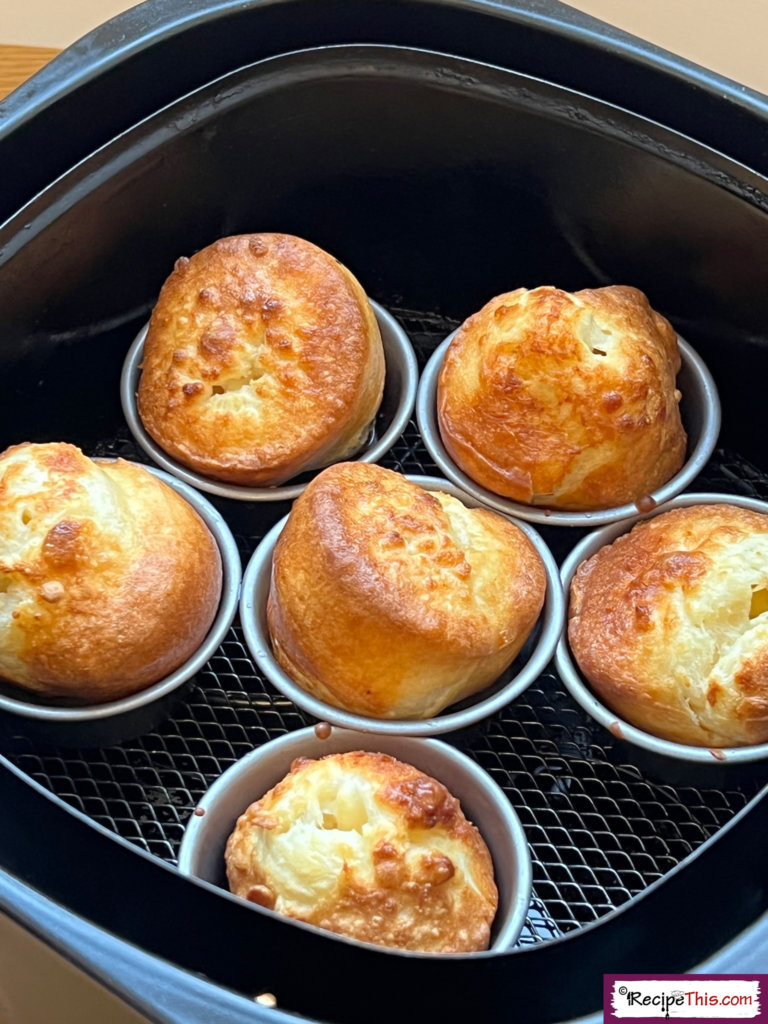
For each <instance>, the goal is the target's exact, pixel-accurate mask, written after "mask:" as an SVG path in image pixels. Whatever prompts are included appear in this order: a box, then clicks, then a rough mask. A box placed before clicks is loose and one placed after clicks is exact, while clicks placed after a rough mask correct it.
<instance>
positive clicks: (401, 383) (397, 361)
mask: <svg viewBox="0 0 768 1024" xmlns="http://www.w3.org/2000/svg"><path fill="white" fill-rule="evenodd" d="M369 301H370V302H371V306H372V308H373V311H374V313H375V314H376V320H377V322H378V325H379V330H380V331H381V341H382V345H383V347H384V362H385V365H386V376H385V379H384V396H383V398H382V401H381V407H380V409H379V412H378V414H377V417H376V423H377V429H376V432H375V434H374V436H373V437H372V438H371V440H370V441H369V442H368V443H367V445H366V447H365V448H363V449H362V451H360V452H359V453H358V454H357V455H356V456H355V459H356V460H357V461H359V462H377V461H378V460H379V459H380V458H381V457H382V455H384V454H385V453H386V452H388V451H389V449H390V448H391V447H392V445H393V444H394V443H395V441H396V440H397V439H398V437H400V435H401V434H402V432H403V431H404V430H405V428H406V427H407V425H408V420H409V419H410V418H411V414H412V412H413V406H414V403H415V401H416V388H417V386H418V380H419V369H418V364H417V362H416V356H415V354H414V351H413V347H412V346H411V343H410V341H409V340H408V336H407V334H406V333H405V331H404V330H403V329H402V327H401V326H400V324H399V323H398V322H397V320H395V318H394V317H393V316H392V315H391V314H390V313H388V312H387V311H386V310H385V309H384V308H383V307H382V306H380V305H379V304H378V303H376V302H373V301H371V300H369ZM148 326H149V325H148V324H145V326H144V327H142V329H141V330H140V331H139V333H138V335H137V336H136V339H135V340H134V342H133V344H132V345H131V347H130V348H129V349H128V354H127V356H126V357H125V362H124V363H123V370H122V375H121V377H120V401H121V403H122V406H123V415H124V416H125V419H126V421H127V423H128V427H129V429H130V431H131V433H132V434H133V436H134V437H135V438H136V440H137V442H138V443H139V444H140V445H141V447H142V448H143V449H144V451H145V452H146V453H147V455H149V457H150V458H151V459H152V460H153V461H154V462H156V463H157V465H158V466H160V467H162V469H165V470H166V471H167V472H168V473H171V474H172V475H173V476H175V477H178V479H179V480H183V481H185V482H186V483H188V484H192V486H193V487H196V488H197V489H198V490H201V491H207V492H208V493H209V494H216V495H218V496H219V497H220V498H234V499H236V500H238V501H292V500H293V499H294V498H297V497H298V496H299V495H300V494H301V492H302V491H303V490H304V488H305V487H306V486H307V483H308V481H309V480H310V479H311V478H312V476H315V475H316V474H317V473H319V472H320V470H319V469H316V470H311V471H310V472H308V473H307V474H300V476H299V477H298V478H297V479H299V480H301V481H302V482H299V483H287V484H282V485H280V486H279V487H245V486H242V485H239V484H228V483H224V482H223V481H221V480H214V479H213V478H212V477H207V476H203V474H202V473H196V472H195V471H194V470H192V469H188V468H187V467H186V466H183V465H182V464H181V463H180V462H177V461H176V459H174V458H172V457H171V456H170V455H169V454H168V453H167V452H165V451H164V450H163V449H162V448H161V447H160V445H158V444H157V442H156V441H154V440H153V439H152V438H151V437H150V436H149V434H148V433H147V431H146V430H145V429H144V425H143V424H142V422H141V419H140V417H139V411H138V408H137V404H136V392H137V390H138V386H139V379H140V377H141V360H142V357H143V354H144V339H145V338H146V336H147V329H148Z"/></svg>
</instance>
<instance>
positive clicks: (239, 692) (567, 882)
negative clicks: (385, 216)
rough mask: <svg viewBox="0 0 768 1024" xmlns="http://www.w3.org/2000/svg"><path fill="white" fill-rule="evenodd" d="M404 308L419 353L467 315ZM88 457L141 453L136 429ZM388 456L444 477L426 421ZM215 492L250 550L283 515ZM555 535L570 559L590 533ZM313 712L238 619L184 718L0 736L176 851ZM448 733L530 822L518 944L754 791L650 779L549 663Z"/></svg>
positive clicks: (720, 468)
mask: <svg viewBox="0 0 768 1024" xmlns="http://www.w3.org/2000/svg"><path fill="white" fill-rule="evenodd" d="M394 312H395V314H396V315H397V317H398V319H400V321H401V322H402V323H403V325H404V327H405V329H406V330H407V332H408V333H409V335H410V337H411V339H412V341H413V343H414V345H415V347H416V350H417V354H418V356H419V359H420V362H421V363H422V365H423V363H424V362H425V361H426V358H427V357H428V355H429V353H430V352H431V351H432V349H433V348H434V346H435V344H436V343H437V342H438V341H440V340H442V338H443V337H444V336H445V335H446V334H447V333H449V331H451V330H452V329H453V328H454V327H455V326H456V325H455V324H454V323H451V322H449V321H447V320H444V319H439V318H436V317H433V316H430V315H426V314H421V313H416V312H414V311H410V310H404V309H400V310H395V311H394ZM73 440H75V441H76V440H77V439H76V438H74V439H73ZM91 454H99V455H122V456H123V457H125V458H130V459H134V460H136V461H146V459H144V457H143V455H142V453H141V452H140V451H139V449H138V448H137V447H136V446H135V444H134V442H133V440H132V439H131V437H130V435H129V434H128V432H127V429H126V430H124V431H122V432H121V433H120V434H119V435H118V436H116V437H113V438H111V439H108V440H105V441H103V442H102V443H101V444H100V445H99V448H98V450H97V451H92V452H91ZM383 464H384V465H386V466H389V467H390V468H393V469H398V470H400V471H402V472H405V473H427V474H437V475H439V473H438V471H437V469H436V467H435V466H434V464H433V463H432V462H431V460H430V458H429V456H428V455H427V453H426V451H425V449H424V447H423V445H422V443H421V441H420V438H419V435H418V431H417V429H416V425H415V422H411V423H410V425H409V427H408V430H407V431H406V433H405V435H404V436H403V437H402V438H401V439H400V440H399V441H398V442H397V444H396V445H395V446H394V448H393V449H392V451H390V453H389V454H388V455H387V456H386V458H385V459H384V460H383ZM692 489H693V490H701V489H704V490H711V491H722V492H731V493H739V494H748V495H752V496H755V497H760V498H766V497H768V477H766V476H765V475H763V474H762V473H761V472H759V471H758V470H757V469H755V467H753V466H752V465H750V464H749V463H746V462H744V461H743V460H741V459H740V458H739V457H738V456H737V455H735V454H734V453H732V452H728V451H725V450H718V451H717V452H716V453H715V456H714V457H713V459H712V460H711V463H710V465H709V466H708V467H707V469H706V470H705V472H704V473H703V474H702V476H701V477H700V478H699V480H698V481H696V484H695V485H694V487H693V488H692ZM216 504H217V505H218V506H219V507H220V508H221V509H222V511H224V513H225V515H226V516H227V518H228V520H229V522H230V524H231V526H232V528H233V530H234V532H235V535H236V537H237V538H238V542H239V545H240V548H241V554H242V556H243V559H244V561H245V560H246V559H247V558H248V556H249V555H250V554H251V552H252V551H253V549H254V547H255V546H256V544H257V542H258V541H259V540H260V539H261V536H262V535H263V533H265V532H266V530H267V529H268V528H269V527H270V526H271V525H272V523H273V522H275V521H276V520H277V519H278V518H279V517H280V516H282V515H283V514H284V513H285V506H283V505H280V506H265V505H260V506H253V505H250V506H245V505H244V504H240V503H237V502H227V501H223V500H220V501H217V502H216ZM254 521H256V522H257V523H258V530H257V532H253V531H254ZM545 532H546V536H547V540H549V541H550V542H551V543H552V547H553V548H554V550H555V552H556V554H557V555H559V556H562V555H563V554H564V553H565V550H566V549H567V548H569V547H570V546H571V544H572V543H573V542H574V541H575V540H576V539H577V537H578V536H579V535H580V531H574V530H560V531H557V530H555V529H550V530H548V531H545ZM312 721H313V719H312V718H311V717H310V716H309V715H307V714H305V713H304V712H302V711H300V710H299V709H298V708H296V707H295V706H294V705H293V704H292V703H291V702H290V701H289V700H288V699H287V698H285V697H283V696H282V695H280V694H278V693H276V692H275V691H274V690H273V689H272V687H271V686H270V684H268V683H267V682H265V681H264V679H262V677H261V676H260V675H259V673H258V672H257V671H256V669H255V667H254V664H253V661H252V660H251V657H250V655H249V653H248V651H247V649H246V647H245V644H244V641H243V635H242V631H241V629H240V627H239V625H238V624H237V623H236V624H235V625H234V626H233V628H232V629H231V630H230V632H229V634H228V636H227V638H226V640H225V641H224V643H223V644H222V645H221V647H220V648H219V650H218V651H217V652H216V654H215V655H214V657H213V658H212V659H211V661H210V662H209V663H208V665H207V666H206V668H205V669H204V670H203V671H202V672H201V673H200V674H199V676H198V677H197V678H196V680H195V683H194V685H193V686H192V687H191V688H190V689H189V690H188V691H187V692H186V693H185V694H184V696H183V698H182V700H181V701H180V703H179V705H178V706H177V709H176V711H175V712H174V714H173V717H171V718H170V719H168V720H167V721H166V722H165V723H163V724H162V725H161V726H160V727H159V728H157V729H156V731H154V732H152V733H149V734H147V735H145V736H142V737H140V738H139V739H137V740H134V741H131V742H128V743H124V744H121V745H119V746H112V747H107V748H101V749H89V750H80V751H72V750H66V749H62V748H58V747H52V746H42V745H41V744H39V743H33V742H32V741H31V740H30V739H29V738H27V737H26V736H25V735H24V732H23V723H21V722H20V723H19V729H18V731H12V732H11V733H10V734H9V735H7V736H6V737H4V738H3V739H2V741H0V752H2V753H3V754H5V755H6V756H7V757H8V758H9V759H10V760H11V761H13V762H14V763H15V764H16V765H18V766H19V767H20V768H21V769H23V770H24V771H25V772H27V773H28V774H29V775H30V776H31V777H33V778H34V779H36V780H37V781H38V782H40V783H42V784H43V785H45V786H47V787H48V788H49V789H50V790H52V791H53V792H54V793H55V794H56V795H57V796H59V797H61V799H62V800H64V801H65V802H66V803H68V804H70V805H72V806H74V807H77V808H79V809H80V810H82V811H84V812H85V813H86V814H88V815H89V816H90V817H92V818H93V819H94V820H96V821H98V822H100V823H101V824H102V825H105V826H107V827H108V828H110V829H112V830H113V831H114V832H116V833H118V834H119V835H121V836H123V837H124V838H125V839H128V840H130V841H131V842H133V843H135V844H136V845H137V846H140V847H142V848H143V849H145V850H147V851H149V852H150V853H152V854H155V855H156V856H158V857H160V858H162V859H163V860H166V861H170V862H171V863H174V862H175V859H176V855H177V851H178V847H179V843H180V841H181V837H182V834H183V831H184V826H185V823H186V821H187V819H188V817H189V816H190V814H191V813H192V811H193V809H194V807H195V805H196V804H197V802H198V800H199V799H200V797H201V796H202V795H203V793H204V792H205V791H206V789H207V788H208V787H209V786H210V785H211V783H212V782H213V781H214V780H215V779H216V778H218V776H219V775H220V774H221V773H222V772H223V771H224V770H225V769H226V768H228V767H229V766H230V765H231V764H233V763H234V762H235V761H236V760H237V759H239V758H240V757H242V756H243V755H244V754H246V753H247V752H248V751H250V750H251V749H253V748H254V747H256V746H258V745H260V744H262V743H264V742H265V741H267V740H268V739H271V738H273V737H276V736H279V735H282V734H283V733H285V732H288V731H291V730H293V729H297V728H301V727H302V726H305V725H309V724H311V723H312ZM445 739H446V740H447V741H448V742H451V743H454V744H455V745H456V746H458V747H460V748H461V749H462V750H464V752H465V753H467V754H469V755H470V756H471V757H473V758H474V759H475V760H476V761H477V762H478V763H479V764H480V765H481V766H482V767H483V768H485V769H486V770H487V771H488V772H489V773H490V774H491V776H492V777H493V778H494V779H495V780H496V782H498V783H499V785H500V786H501V787H502V788H503V789H504V790H505V792H506V793H507V795H508V797H509V799H510V801H511V802H512V804H513V806H514V807H515V810H516V811H517V813H518V814H519V816H520V819H521V821H522V824H523V827H524V828H525V831H526V834H527V837H528V841H529V843H530V846H531V851H532V855H533V870H534V898H533V902H532V904H531V909H530V914H529V917H528V921H527V924H526V927H525V929H524V931H523V933H522V935H521V937H520V939H519V944H520V945H531V944H533V943H536V942H540V941H542V940H545V939H549V938H553V937H555V936H558V935H561V934H563V933H565V932H569V931H571V930H573V929H575V928H578V927H580V926H581V925H583V924H586V923H588V922H590V921H594V920H596V919H598V918H600V917H602V916H603V915H604V914H607V913H608V912H609V911H611V910H613V909H614V908H616V907H618V906H620V905H622V904H623V903H626V902H627V900H630V899H631V898H632V897H633V896H635V895H637V894H638V893H639V892H641V891H642V890H643V889H644V888H646V887H647V886H648V885H649V884H650V883H651V882H653V881H655V880H656V879H658V878H660V877H661V876H662V875H664V874H665V873H666V872H668V871H669V870H670V869H671V868H672V867H674V866H675V865H676V864H677V863H679V862H680V861H681V860H682V859H683V858H684V857H686V856H687V855H688V854H689V853H691V852H692V851H693V850H695V849H696V848H697V847H698V846H700V845H701V844H702V843H703V842H705V841H706V840H707V839H709V838H710V837H711V836H713V835H714V834H715V833H716V832H717V830H718V829H719V828H720V827H721V826H722V825H724V824H725V823H726V822H727V821H729V820H730V819H731V818H732V817H733V815H734V814H735V813H736V812H738V811H739V810H741V808H743V807H744V806H745V804H746V803H747V802H748V801H749V800H750V799H751V797H752V796H754V794H755V792H756V791H757V785H756V784H752V783H745V782H741V783H740V784H738V785H736V784H733V785H731V786H730V787H729V788H728V789H727V790H721V789H709V788H694V787H691V786H684V787H680V786H677V787H676V786H672V785H668V784H662V783H659V782H657V781H655V780H654V779H652V778H650V777H648V776H647V775H646V774H645V773H644V772H643V770H641V769H640V768H639V767H637V766H635V765H634V764H633V763H630V762H628V761H627V760H626V752H625V751H624V750H623V749H622V748H621V746H620V745H617V742H616V740H615V739H614V738H613V737H612V736H611V735H610V734H609V733H607V732H606V731H605V730H604V729H602V728H601V727H600V726H598V725H597V724H595V723H594V722H592V720H591V719H589V718H588V716H587V715H586V713H585V712H583V711H582V710H581V708H580V707H578V706H577V705H576V704H575V703H574V702H573V701H572V699H571V698H570V696H569V695H568V694H567V692H566V691H565V689H564V687H563V686H562V684H561V683H560V681H559V679H558V678H557V676H556V675H555V674H554V672H552V671H548V672H546V673H545V674H544V675H542V676H541V677H540V679H539V680H538V681H537V682H536V684H534V685H533V686H531V687H530V688H529V689H528V690H526V692H525V693H524V694H523V695H522V697H521V698H519V699H518V700H517V701H515V702H514V704H512V705H510V706H509V707H507V708H506V709H505V710H504V711H502V712H500V713H499V714H497V715H496V716H494V717H493V718H491V719H490V720H488V721H486V722H484V723H482V724H481V725H479V726H477V727H475V728H473V729H472V730H468V731H467V732H465V733H459V734H451V735H449V736H447V737H445Z"/></svg>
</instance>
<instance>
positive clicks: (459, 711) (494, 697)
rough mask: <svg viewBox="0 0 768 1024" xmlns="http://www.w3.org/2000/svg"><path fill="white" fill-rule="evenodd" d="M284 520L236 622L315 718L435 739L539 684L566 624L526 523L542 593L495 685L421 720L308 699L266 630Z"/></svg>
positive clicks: (546, 555) (279, 683)
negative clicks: (529, 627) (527, 630)
mask: <svg viewBox="0 0 768 1024" xmlns="http://www.w3.org/2000/svg"><path fill="white" fill-rule="evenodd" d="M407 479H408V480H410V481H411V482H412V483H415V484H418V485H419V486H420V487H423V488H424V490H427V491H445V492H447V493H448V494H452V495H453V496H454V497H456V498H459V499H460V500H461V501H463V502H464V504H465V505H467V506H469V507H470V508H478V507H484V506H483V503H482V502H480V501H476V500H475V499H474V498H472V497H471V496H469V495H467V494H464V493H463V492H462V491H461V490H460V489H459V488H458V487H456V486H455V485H454V484H452V483H450V482H449V481H447V480H442V479H440V478H438V477H428V476H410V475H409V476H408V477H407ZM507 518H509V517H507ZM286 520H287V516H286V517H285V518H283V519H281V520H280V522H278V523H276V525H275V526H273V527H272V529H271V530H270V531H269V533H267V534H266V536H265V537H264V539H263V540H262V542H261V543H260V544H259V546H258V548H257V549H256V551H255V552H254V553H253V556H252V557H251V560H250V562H249V563H248V565H247V567H246V570H245V573H244V575H243V590H242V597H241V599H240V620H241V622H242V626H243V633H244V634H245V642H246V644H247V645H248V649H249V650H250V652H251V654H252V655H253V657H254V659H255V661H256V664H257V665H258V666H259V669H260V670H261V671H262V672H263V673H264V675H265V676H266V677H267V678H268V679H269V680H270V682H271V683H272V684H273V685H274V686H275V687H276V688H277V689H278V690H279V691H280V692H281V693H282V694H284V695H285V696H286V697H289V698H290V699H291V700H292V701H293V702H294V704H297V705H298V706H299V707H300V708H303V709H304V710H305V711H308V712H309V713H310V714H311V715H314V716H315V717H316V718H318V719H321V720H322V721H325V722H330V723H331V724H332V725H336V726H339V727H341V728H342V729H355V730H358V731H360V732H369V733H377V734H379V735H383V734H388V735H399V736H436V735H438V734H440V733H445V732H451V731H453V730H454V729H463V728H465V727H466V726H468V725H473V724H474V723H475V722H478V721H480V720H481V719H483V718H488V717H489V716H490V715H492V714H494V713H495V712H496V711H499V710H500V709H501V708H503V707H506V705H507V704H509V703H510V702H511V701H513V700H515V698H516V697H519V696H520V694H521V693H522V692H523V690H525V688H526V687H527V686H530V684H531V683H532V682H534V680H535V679H537V678H538V676H539V675H540V674H541V673H542V672H543V670H544V668H545V667H546V665H547V664H548V662H549V661H550V659H551V657H552V654H553V652H554V650H555V646H556V644H557V641H558V639H559V637H560V634H561V632H562V629H563V623H564V621H565V600H564V597H563V591H562V587H561V585H560V577H559V575H558V571H557V563H556V562H555V560H554V558H553V556H552V554H551V552H550V550H549V548H548V547H547V545H546V544H545V543H544V541H543V540H542V539H541V537H540V536H539V535H538V533H537V532H536V531H535V530H534V529H533V528H532V527H531V526H529V525H528V524H527V523H523V522H516V523H515V525H516V526H517V527H519V529H521V530H522V531H523V533H524V534H525V535H526V537H527V538H528V539H529V540H530V541H531V543H532V544H533V546H534V547H535V548H536V551H537V552H538V554H539V557H540V558H541V560H542V562H543V563H544V569H545V571H546V575H547V593H546V597H545V600H544V608H543V609H542V613H541V615H540V617H539V622H538V624H537V626H535V627H534V630H533V632H532V633H531V636H530V637H529V639H528V641H527V643H526V644H525V645H524V646H523V649H522V651H521V652H520V654H519V655H518V656H517V659H516V660H515V661H514V662H513V664H512V665H511V666H510V668H509V669H507V671H506V672H505V673H504V674H503V675H502V676H501V677H500V679H499V680H498V681H497V682H496V683H495V684H493V685H491V686H490V687H488V688H487V689H485V690H482V691H480V693H477V694H475V695H474V696H473V697H469V698H467V699H466V700H465V701H462V702H460V704H459V705H458V706H457V707H456V709H455V710H453V711H451V710H450V709H448V710H446V711H444V712H443V713H442V714H440V715H437V716H435V717H434V718H425V719H398V718H393V719H384V718H370V717H368V716H366V715H358V714H354V713H352V712H350V711H342V710H341V709H340V708H335V707H333V705H331V704H327V703H326V702H325V701H322V700H319V699H318V698H317V697H313V696H312V695H311V694H309V693H307V692H306V690H304V689H303V688H302V687H301V686H299V685H298V683H296V682H294V680H293V679H291V677H290V676H289V675H288V674H287V673H286V672H285V671H284V670H283V668H282V667H281V666H280V665H279V664H278V662H277V659H276V658H275V656H274V654H273V653H272V646H271V643H270V640H269V631H268V629H267V597H268V596H269V585H270V577H271V573H272V552H273V551H274V547H275V543H276V542H277V538H278V536H279V535H280V532H281V530H282V529H283V526H284V525H285V523H286Z"/></svg>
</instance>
